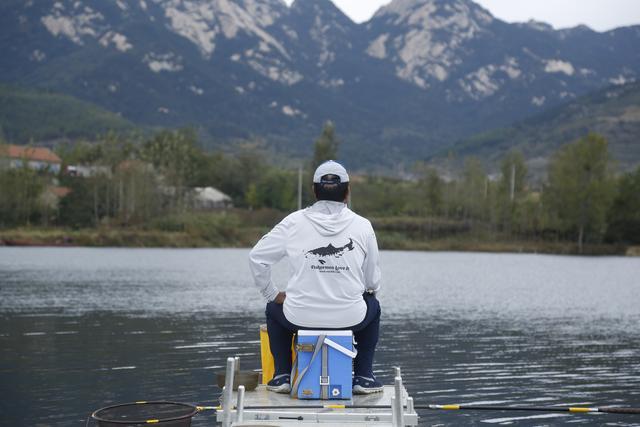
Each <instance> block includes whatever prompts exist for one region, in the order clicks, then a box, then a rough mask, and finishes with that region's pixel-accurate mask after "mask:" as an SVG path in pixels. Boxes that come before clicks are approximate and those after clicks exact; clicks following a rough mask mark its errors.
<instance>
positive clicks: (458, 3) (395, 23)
mask: <svg viewBox="0 0 640 427" xmlns="http://www.w3.org/2000/svg"><path fill="white" fill-rule="evenodd" d="M493 20H494V18H493V17H492V16H491V14H490V13H489V12H487V11H486V10H485V9H483V8H482V7H480V6H478V5H477V4H475V3H474V2H472V1H470V0H453V1H452V0H394V1H392V2H391V3H389V4H388V5H387V6H385V7H383V8H381V9H380V10H379V11H378V12H377V13H376V14H375V15H374V17H373V18H372V19H371V21H370V22H369V23H368V25H367V27H368V29H369V30H370V31H372V32H374V33H377V34H378V36H377V38H376V39H374V40H373V41H372V42H371V43H370V45H369V47H368V49H367V53H368V54H369V55H370V56H373V57H375V58H379V59H385V58H388V57H390V58H391V59H392V61H393V62H394V63H395V64H396V75H397V76H398V77H399V78H401V79H403V80H406V81H409V82H411V83H413V84H415V85H417V86H419V87H421V88H423V89H428V88H429V87H431V86H432V85H433V84H434V83H438V82H443V81H445V80H447V79H448V78H449V77H450V75H451V70H452V68H455V67H456V66H457V65H459V64H460V63H461V62H462V59H461V58H460V49H461V46H462V45H463V44H464V43H465V42H467V41H468V40H471V39H473V38H475V37H476V36H477V35H478V34H481V33H483V32H484V31H485V29H486V28H487V27H488V26H489V25H490V24H491V23H492V22H493Z"/></svg>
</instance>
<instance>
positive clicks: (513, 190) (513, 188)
mask: <svg viewBox="0 0 640 427" xmlns="http://www.w3.org/2000/svg"><path fill="white" fill-rule="evenodd" d="M515 193H516V164H515V163H513V164H512V165H511V193H510V199H511V203H513V199H514V198H515Z"/></svg>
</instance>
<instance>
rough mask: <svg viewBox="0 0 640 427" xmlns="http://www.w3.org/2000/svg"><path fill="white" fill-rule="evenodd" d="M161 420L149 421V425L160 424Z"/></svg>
mask: <svg viewBox="0 0 640 427" xmlns="http://www.w3.org/2000/svg"><path fill="white" fill-rule="evenodd" d="M159 422H160V420H147V424H158V423H159Z"/></svg>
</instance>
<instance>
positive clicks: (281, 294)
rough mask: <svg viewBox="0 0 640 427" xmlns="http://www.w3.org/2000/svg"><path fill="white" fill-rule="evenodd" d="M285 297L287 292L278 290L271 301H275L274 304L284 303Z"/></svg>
mask: <svg viewBox="0 0 640 427" xmlns="http://www.w3.org/2000/svg"><path fill="white" fill-rule="evenodd" d="M286 298H287V293H286V292H278V295H276V297H275V299H274V300H273V302H275V303H276V304H284V300H285V299H286Z"/></svg>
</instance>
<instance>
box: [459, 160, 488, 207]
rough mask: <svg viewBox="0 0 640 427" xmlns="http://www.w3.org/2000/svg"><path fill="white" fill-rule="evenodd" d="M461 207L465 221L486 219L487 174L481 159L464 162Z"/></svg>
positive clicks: (460, 192)
mask: <svg viewBox="0 0 640 427" xmlns="http://www.w3.org/2000/svg"><path fill="white" fill-rule="evenodd" d="M461 184H462V185H461V186H460V188H459V190H460V191H459V196H460V197H461V201H460V205H461V206H462V207H463V211H462V217H463V218H464V219H484V218H485V217H486V213H487V212H486V210H487V209H486V208H487V185H488V178H487V173H486V172H485V170H484V166H483V165H482V162H481V161H480V159H478V158H476V157H469V158H467V159H466V160H465V162H464V171H463V175H462V183H461Z"/></svg>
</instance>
